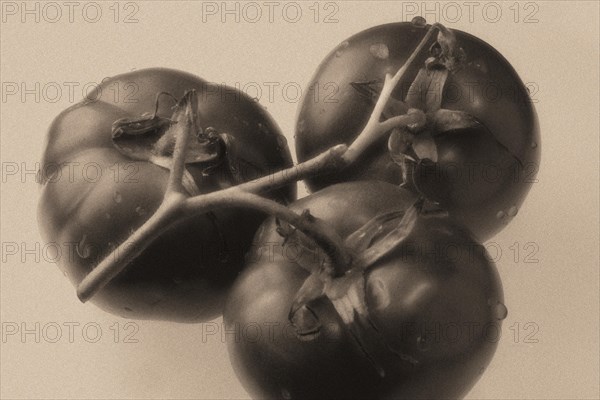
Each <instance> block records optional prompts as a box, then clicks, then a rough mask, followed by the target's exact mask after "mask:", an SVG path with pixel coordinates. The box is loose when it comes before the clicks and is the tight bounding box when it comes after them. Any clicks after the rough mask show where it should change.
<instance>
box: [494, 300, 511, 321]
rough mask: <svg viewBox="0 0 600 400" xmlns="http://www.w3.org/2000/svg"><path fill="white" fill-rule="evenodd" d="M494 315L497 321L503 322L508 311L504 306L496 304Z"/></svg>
mask: <svg viewBox="0 0 600 400" xmlns="http://www.w3.org/2000/svg"><path fill="white" fill-rule="evenodd" d="M494 315H495V316H496V318H497V319H499V320H503V319H505V318H506V316H507V315H508V309H507V308H506V306H505V305H504V304H502V303H500V302H497V303H496V305H495V306H494Z"/></svg>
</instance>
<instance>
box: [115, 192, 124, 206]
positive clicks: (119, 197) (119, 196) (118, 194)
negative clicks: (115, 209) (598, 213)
mask: <svg viewBox="0 0 600 400" xmlns="http://www.w3.org/2000/svg"><path fill="white" fill-rule="evenodd" d="M113 200H114V201H115V203H120V202H122V201H123V195H122V194H121V192H119V191H118V190H115V193H113Z"/></svg>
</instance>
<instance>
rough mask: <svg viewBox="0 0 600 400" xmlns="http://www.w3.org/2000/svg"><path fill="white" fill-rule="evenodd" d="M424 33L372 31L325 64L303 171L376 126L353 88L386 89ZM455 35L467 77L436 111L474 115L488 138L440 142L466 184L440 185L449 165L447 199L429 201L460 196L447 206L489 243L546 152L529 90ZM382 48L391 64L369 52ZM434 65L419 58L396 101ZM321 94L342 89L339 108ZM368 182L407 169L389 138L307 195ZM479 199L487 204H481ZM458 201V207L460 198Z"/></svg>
mask: <svg viewBox="0 0 600 400" xmlns="http://www.w3.org/2000/svg"><path fill="white" fill-rule="evenodd" d="M428 28H429V25H428V26H427V27H423V26H418V25H415V24H413V23H409V22H402V23H392V24H386V25H380V26H376V27H373V28H370V29H367V30H365V31H362V32H359V33H358V34H356V35H354V36H352V37H350V38H348V39H347V40H346V41H344V42H343V43H342V44H340V45H339V46H338V47H337V48H335V49H334V50H333V51H332V52H331V53H330V54H329V55H328V56H327V57H326V58H325V59H324V60H323V61H322V63H321V64H320V66H319V67H318V69H317V71H316V72H315V74H314V76H313V78H312V81H311V82H310V83H309V85H308V90H307V91H306V95H305V97H304V98H303V100H302V102H301V104H300V108H299V113H298V118H297V124H296V154H297V157H298V160H299V161H300V162H302V161H304V160H307V159H309V158H311V157H312V156H314V155H316V154H318V153H320V152H321V151H323V150H324V149H326V148H328V147H330V146H333V145H336V144H339V143H346V144H350V143H351V142H352V141H353V139H354V138H355V137H356V136H357V135H358V134H359V132H360V131H361V130H362V128H363V127H364V126H365V124H366V122H367V120H368V118H369V117H370V114H371V112H372V110H373V104H372V103H370V102H369V101H366V100H365V98H364V97H363V96H361V95H360V94H359V92H358V91H357V90H356V89H355V88H354V87H353V86H352V85H351V83H353V82H369V81H379V82H383V78H384V76H385V74H387V73H389V74H394V73H395V72H396V71H397V70H398V69H399V68H400V67H401V66H402V65H403V64H404V63H405V61H406V60H407V59H408V57H409V56H410V54H411V53H412V51H413V50H414V49H415V48H416V47H417V45H418V44H419V42H420V41H421V39H422V38H423V36H424V35H425V32H426V30H427V29H428ZM453 32H454V33H455V34H456V37H457V40H458V43H459V45H460V46H461V47H463V49H464V51H465V54H466V57H467V58H466V61H465V63H464V64H463V65H462V67H461V68H459V69H457V70H456V71H455V72H453V73H450V74H449V76H448V79H447V80H446V82H445V85H444V91H443V93H442V99H441V104H440V106H441V108H445V109H450V110H459V111H464V112H467V113H469V114H471V115H472V116H474V117H475V118H476V119H477V120H479V121H480V122H481V123H482V124H483V125H484V126H485V127H486V128H487V129H488V131H489V132H490V133H491V135H484V137H483V142H482V141H481V140H475V141H464V140H460V139H458V140H457V141H456V142H454V141H453V139H452V138H451V137H449V138H441V136H440V137H438V138H436V141H442V142H443V143H441V144H439V143H438V146H442V147H443V146H446V149H448V148H458V149H459V153H460V154H462V156H461V157H459V158H454V159H453V160H452V162H453V164H454V165H452V171H451V173H454V174H460V179H458V181H456V180H455V181H452V179H449V181H448V179H446V178H444V177H443V176H444V174H446V175H447V173H448V170H447V165H441V166H439V167H438V169H439V171H438V173H439V174H441V175H442V177H441V178H438V179H437V183H436V184H437V185H439V186H440V189H439V192H442V193H439V192H438V191H436V190H435V189H432V188H431V187H430V188H429V189H430V190H429V192H428V194H430V195H431V199H432V200H433V199H435V198H436V197H440V196H442V195H443V194H444V193H443V191H448V190H450V191H452V192H454V194H456V196H454V198H451V199H448V201H447V202H445V203H443V204H442V206H443V207H444V208H446V209H447V210H448V211H449V212H450V214H451V215H452V216H453V217H455V218H456V219H457V220H458V221H459V222H461V223H463V224H464V225H466V226H467V227H469V228H470V229H471V231H472V232H473V233H474V234H475V235H476V236H477V237H478V239H479V240H481V241H485V240H487V239H489V238H490V237H492V236H493V235H494V234H495V233H497V232H498V231H499V230H501V229H502V228H503V227H504V226H505V225H506V223H507V221H508V220H509V219H510V218H508V219H502V218H500V219H496V215H497V214H498V213H499V212H501V211H502V212H503V213H504V214H506V213H507V210H508V209H510V208H511V207H513V206H514V207H516V208H517V209H518V208H519V207H520V206H521V204H522V203H523V201H524V199H525V196H526V195H527V193H528V191H529V190H530V188H531V186H532V184H533V183H534V182H535V177H536V174H537V170H538V167H539V163H540V149H541V145H540V133H539V124H538V120H537V115H536V112H535V109H534V107H533V103H532V101H531V100H530V99H529V94H528V91H527V88H526V87H525V85H524V84H523V82H522V81H521V79H520V78H519V76H518V75H517V73H516V72H515V70H514V69H513V67H512V66H511V65H510V63H508V61H506V59H505V58H504V57H503V56H502V55H501V54H500V53H499V52H498V51H496V50H495V49H494V48H493V47H491V46H490V45H489V44H487V43H485V42H484V41H482V40H480V39H478V38H476V37H474V36H472V35H470V34H468V33H465V32H461V31H458V30H453ZM434 36H435V35H434ZM432 43H433V39H432ZM381 44H385V45H386V47H387V49H388V52H389V56H388V57H384V56H382V54H381V52H376V51H373V48H372V46H376V47H375V49H378V48H379V47H377V46H379V45H381ZM427 47H428V46H427ZM374 54H375V55H377V56H375V55H374ZM428 56H429V54H428V52H427V51H423V52H422V53H421V54H420V55H419V56H418V57H417V59H416V60H415V62H414V64H413V65H412V66H411V67H409V68H408V70H407V72H406V75H405V76H404V78H403V79H402V80H401V81H400V82H399V84H398V86H397V88H396V90H395V91H394V94H393V97H394V98H396V99H398V100H404V99H405V97H406V94H407V92H408V89H409V87H410V85H411V83H412V82H413V80H414V79H415V77H416V76H417V73H418V70H419V69H420V68H421V67H422V66H423V65H424V61H425V59H426V58H427V57H428ZM325 84H330V85H331V84H333V85H334V86H335V87H336V88H337V92H336V93H335V96H334V99H333V100H332V99H331V97H332V96H331V94H330V93H326V92H324V91H322V90H321V91H318V89H317V88H322V87H323V86H324V85H325ZM449 136H453V134H451V135H449ZM497 147H498V148H497ZM490 150H491V152H490V153H485V152H487V151H490ZM441 151H445V150H444V149H443V148H442V149H441ZM482 152H484V153H483V154H481V153H482ZM473 155H476V156H475V157H474V156H473ZM470 157H473V158H470ZM474 168H475V169H476V170H475V171H474ZM472 173H476V174H477V175H476V176H475V178H476V180H475V181H474V182H472V181H470V180H469V179H470V178H469V177H470V176H471V175H470V174H472ZM498 174H499V175H500V177H499V178H497V177H496V176H497V175H498ZM490 176H491V177H490ZM365 179H376V180H382V181H385V182H389V183H394V184H400V183H402V171H401V167H400V166H398V165H396V164H395V163H394V162H393V160H392V159H391V157H390V156H389V152H388V149H387V140H386V138H382V139H381V140H380V141H378V142H377V143H374V144H373V146H372V147H371V148H370V149H368V151H366V152H365V154H364V155H363V156H362V157H361V159H360V160H359V161H358V162H356V163H355V165H352V166H349V167H348V168H346V170H344V171H342V172H341V173H336V174H329V175H320V176H316V177H313V178H311V179H308V180H307V185H308V187H309V189H311V190H318V189H321V188H323V187H325V186H328V185H331V184H334V183H338V182H344V181H351V180H365ZM465 183H467V184H468V186H465ZM455 185H456V186H455ZM461 185H462V186H461ZM458 186H461V187H458ZM465 189H466V191H465ZM459 192H460V193H459ZM481 192H485V193H489V194H490V195H489V196H485V197H484V196H481V195H480V193H481ZM458 195H461V196H462V198H457V196H458ZM477 221H485V223H484V224H479V223H478V222H477Z"/></svg>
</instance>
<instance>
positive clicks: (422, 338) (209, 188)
mask: <svg viewBox="0 0 600 400" xmlns="http://www.w3.org/2000/svg"><path fill="white" fill-rule="evenodd" d="M433 32H437V33H438V34H437V36H435V35H432V33H433ZM396 71H398V72H397V73H396ZM319 82H321V83H323V82H328V83H333V84H334V85H335V87H336V89H337V91H336V93H337V98H336V99H335V101H333V102H332V101H324V99H322V98H319V93H310V91H309V92H308V93H307V94H306V95H305V97H304V99H303V101H302V103H301V105H300V111H299V114H298V120H297V125H296V136H295V137H296V148H297V156H298V159H299V161H300V162H301V164H299V165H298V166H297V167H296V168H294V170H295V171H296V172H297V176H296V175H295V176H292V175H293V174H290V173H289V171H290V170H287V172H286V171H283V173H280V174H274V175H272V176H271V178H268V177H266V175H268V174H269V173H271V172H273V171H278V170H282V169H285V168H289V167H291V166H292V162H291V156H290V154H289V151H288V148H287V145H286V141H285V139H284V137H283V136H282V135H281V133H280V132H279V129H278V127H277V126H276V124H275V122H274V121H273V120H272V119H271V117H270V116H269V115H268V114H267V113H266V111H265V110H264V109H262V108H261V107H260V106H259V105H258V104H257V103H256V102H254V101H252V99H250V98H248V97H247V96H245V95H244V94H242V93H239V92H238V91H236V90H235V89H231V88H223V87H219V88H217V87H215V85H212V84H209V83H208V82H206V81H204V80H202V79H200V78H197V77H195V76H192V75H189V74H186V73H183V72H179V71H174V70H167V69H149V70H141V71H136V72H130V73H127V74H123V75H120V76H117V77H114V78H110V79H108V80H106V81H105V82H104V83H103V86H105V87H108V85H112V84H115V83H117V84H129V85H134V87H135V88H136V89H137V92H136V93H137V96H138V98H137V99H136V100H137V101H135V102H120V101H117V99H114V98H111V97H110V96H108V95H107V93H108V91H104V92H103V91H102V89H103V87H102V86H101V87H99V88H98V90H97V92H96V93H94V94H92V96H90V98H89V99H86V100H85V101H83V102H81V103H79V104H77V105H76V106H74V107H71V108H70V109H68V110H66V111H64V112H63V113H62V114H61V115H59V116H58V117H57V118H56V120H55V121H54V123H53V124H52V126H51V128H50V132H49V139H48V145H47V148H46V151H45V153H44V157H43V165H42V168H43V169H44V170H45V169H46V167H48V166H50V165H58V166H59V169H58V170H57V172H58V173H59V172H60V169H61V168H68V167H69V165H72V163H84V164H85V163H94V165H98V166H100V169H101V171H102V172H107V171H109V170H110V169H111V168H113V166H114V165H121V166H123V165H127V166H129V167H131V168H133V171H134V175H133V176H129V177H128V180H119V179H115V174H114V173H103V174H100V177H95V178H94V179H86V177H85V176H82V177H79V178H78V179H75V180H74V181H73V180H69V181H67V180H64V179H54V177H53V176H45V177H44V179H43V182H42V183H43V192H42V198H41V201H40V207H39V221H40V226H41V228H42V232H43V235H44V236H45V237H46V238H47V239H48V240H52V241H55V242H57V243H64V244H65V246H68V249H67V250H69V249H71V250H72V249H74V251H73V252H72V257H70V258H69V259H65V260H61V264H60V266H61V268H62V269H63V271H64V272H65V274H66V275H68V277H69V278H70V279H71V281H72V282H73V283H74V284H75V285H78V286H79V289H81V287H82V286H85V287H86V289H85V290H83V291H78V294H79V295H80V298H82V300H85V299H87V298H88V297H91V296H93V301H94V302H95V303H96V304H97V305H98V306H100V307H101V308H103V309H105V310H106V311H109V312H112V313H115V314H118V315H122V316H125V317H128V318H145V319H167V320H171V321H178V322H198V321H203V320H207V319H210V318H214V317H215V316H218V315H219V314H221V313H223V318H224V323H225V325H226V329H227V330H228V331H236V332H247V329H246V328H247V327H248V326H259V327H262V328H264V330H263V334H262V335H260V336H259V337H258V338H257V337H252V338H249V337H244V336H243V335H242V337H241V338H240V337H239V335H234V339H233V340H230V341H229V342H228V349H229V353H230V358H231V362H232V364H233V366H234V369H235V371H236V374H237V375H238V377H239V378H240V380H241V381H242V383H243V384H244V386H245V387H246V388H247V390H248V391H249V392H250V393H251V394H252V395H253V396H255V397H256V398H260V399H282V398H283V399H322V398H327V399H364V398H372V399H432V398H457V397H463V396H464V395H465V394H466V393H467V392H468V391H469V390H470V388H471V387H472V386H473V385H474V384H475V382H476V381H477V380H478V379H479V377H480V376H481V374H482V373H483V372H484V370H485V369H486V367H487V366H488V364H489V363H490V361H491V359H492V356H493V354H494V352H495V349H496V347H497V342H498V339H499V336H500V330H501V325H502V320H503V319H504V318H506V315H507V309H506V306H505V305H504V295H503V290H502V284H501V281H500V277H499V275H498V272H497V270H496V267H495V265H494V263H493V262H492V261H491V259H490V257H489V256H488V254H487V252H486V251H485V249H484V248H483V246H481V244H480V243H481V241H482V240H485V239H488V238H490V237H491V236H492V235H494V234H495V233H496V232H498V231H499V230H500V229H502V228H503V227H504V226H505V225H506V223H507V222H509V221H510V219H511V218H513V217H514V216H515V215H516V214H517V212H518V210H519V208H520V207H521V205H522V204H523V201H524V199H525V196H526V194H527V192H528V191H529V189H530V187H531V184H532V182H534V178H535V174H536V172H537V166H538V163H539V159H540V138H539V128H538V123H537V118H536V114H535V110H534V108H533V105H532V104H531V102H530V101H529V96H528V94H527V89H526V87H525V85H524V84H523V83H522V82H521V80H520V79H519V77H518V75H517V73H516V72H515V71H514V69H513V68H512V66H511V65H510V64H509V63H508V61H506V60H505V59H504V58H503V57H502V55H500V53H499V52H497V51H496V50H495V49H493V48H492V47H491V46H490V45H488V44H487V43H485V42H483V41H482V40H480V39H477V38H475V37H473V36H471V35H469V34H467V33H464V32H460V31H450V30H448V29H446V28H444V27H443V26H440V25H437V24H436V25H434V26H430V25H427V24H425V22H424V20H423V19H422V18H415V19H414V20H413V21H412V22H404V23H394V24H387V25H381V26H377V27H374V28H371V29H368V30H366V31H363V32H360V33H358V34H356V35H354V36H352V37H350V38H349V39H347V40H345V41H343V42H342V43H341V44H340V45H339V46H338V47H336V48H335V49H334V50H333V51H332V52H331V53H330V54H329V55H328V56H327V57H326V58H325V60H324V61H323V62H322V63H321V65H320V66H319V68H318V69H317V72H316V74H315V76H314V78H313V81H312V82H311V83H310V84H309V88H314V87H318V86H319V85H318V83H319ZM390 85H393V86H390ZM490 88H498V89H499V90H500V92H499V93H500V94H498V92H496V95H494V96H492V95H491V94H490V93H491V92H490V90H493V89H490ZM223 90H226V91H230V94H234V95H229V96H224V95H223ZM357 143H360V144H359V145H357ZM340 144H345V145H346V146H344V145H341V146H340ZM336 145H338V146H336ZM357 149H358V150H357ZM57 176H61V175H60V174H58V175H57ZM299 179H305V181H306V183H307V185H308V187H309V188H310V189H312V190H314V193H312V194H310V195H309V196H307V197H305V198H303V199H300V200H297V201H294V199H295V187H294V185H293V183H294V182H295V180H299ZM259 193H260V196H259ZM265 213H270V214H272V216H270V217H268V218H267V217H266V216H265ZM265 218H266V219H265ZM261 223H262V225H261ZM253 237H254V239H252V238H253ZM128 241H131V247H133V248H135V249H134V250H131V249H126V247H127V246H126V245H127V244H128ZM136 246H137V247H139V249H138V248H137V247H136ZM119 251H124V254H125V255H122V254H119ZM112 257H114V259H111V258H112ZM90 282H91V283H90ZM90 288H91V289H90ZM81 293H85V295H84V296H83V297H82V295H81ZM230 339H231V338H230Z"/></svg>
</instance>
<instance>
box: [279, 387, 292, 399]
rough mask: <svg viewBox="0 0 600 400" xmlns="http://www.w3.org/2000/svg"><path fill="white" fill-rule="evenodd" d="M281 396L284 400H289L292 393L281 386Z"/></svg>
mask: <svg viewBox="0 0 600 400" xmlns="http://www.w3.org/2000/svg"><path fill="white" fill-rule="evenodd" d="M281 397H283V398H284V399H285V400H290V399H291V398H292V395H291V394H290V392H289V391H288V390H287V389H285V388H281Z"/></svg>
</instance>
